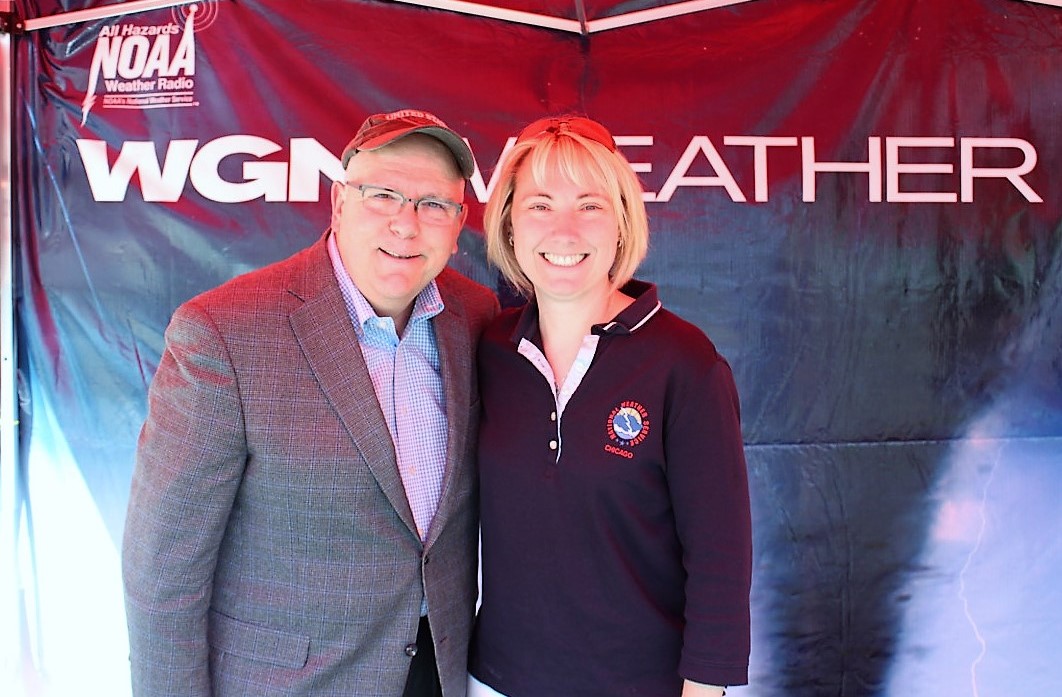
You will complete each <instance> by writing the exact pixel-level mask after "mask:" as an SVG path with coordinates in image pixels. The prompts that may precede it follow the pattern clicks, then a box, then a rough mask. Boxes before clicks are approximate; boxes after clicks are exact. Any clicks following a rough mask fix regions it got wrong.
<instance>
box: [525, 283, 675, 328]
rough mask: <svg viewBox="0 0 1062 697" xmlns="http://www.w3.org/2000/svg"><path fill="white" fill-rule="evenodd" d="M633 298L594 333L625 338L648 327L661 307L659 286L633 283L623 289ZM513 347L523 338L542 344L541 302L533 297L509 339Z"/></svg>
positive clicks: (598, 325)
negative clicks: (539, 312) (539, 307)
mask: <svg viewBox="0 0 1062 697" xmlns="http://www.w3.org/2000/svg"><path fill="white" fill-rule="evenodd" d="M620 290H622V291H623V292H624V293H625V294H627V295H629V296H631V297H632V298H634V302H633V303H631V304H630V305H628V306H627V307H626V308H625V309H624V310H623V311H622V312H620V313H619V314H618V315H616V316H615V317H613V318H612V320H610V321H608V322H605V323H604V324H595V325H594V326H592V327H591V328H590V333H591V334H596V335H604V336H622V335H627V334H633V333H634V332H636V331H638V330H639V329H641V328H642V327H644V326H645V324H646V322H648V321H649V320H650V319H651V318H652V316H653V315H655V314H656V313H657V312H659V310H660V308H661V303H660V300H659V299H658V297H657V292H656V285H655V284H653V283H649V282H648V281H638V280H634V279H632V280H630V281H627V283H626V284H624V286H623V287H622V288H621V289H620ZM510 338H511V339H512V342H513V343H514V344H519V343H520V340H521V339H528V340H529V341H533V342H535V343H536V344H539V343H541V340H540V333H539V329H538V302H537V301H536V300H535V299H534V298H533V297H532V298H531V300H529V301H528V303H527V304H526V305H524V309H523V310H522V311H521V312H520V319H519V321H517V323H516V328H515V329H514V330H513V334H512V336H511V337H510Z"/></svg>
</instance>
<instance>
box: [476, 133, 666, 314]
mask: <svg viewBox="0 0 1062 697" xmlns="http://www.w3.org/2000/svg"><path fill="white" fill-rule="evenodd" d="M540 125H541V128H539V126H540ZM525 162H526V163H528V165H529V166H530V167H531V176H532V178H533V179H534V180H535V182H536V183H539V184H542V183H543V182H544V181H545V179H546V173H547V172H548V171H549V169H550V168H551V167H553V168H556V170H557V171H559V172H560V173H561V174H562V175H563V176H565V177H566V178H568V179H569V180H570V181H572V182H573V183H575V184H579V185H584V186H585V185H596V186H601V187H602V188H603V189H604V192H605V195H606V196H607V197H608V199H609V203H610V205H611V206H612V208H613V210H615V211H616V215H617V218H618V221H619V248H618V249H617V250H616V261H615V262H614V263H613V264H612V268H611V269H610V270H609V278H610V280H611V285H612V288H614V289H615V288H620V287H621V286H623V285H624V284H625V283H626V282H627V281H629V280H630V279H631V278H632V277H633V276H634V272H635V270H637V268H638V265H639V264H641V263H642V260H643V259H645V255H646V253H647V252H648V251H649V220H648V217H647V216H646V212H645V202H644V201H643V200H642V185H641V182H639V181H638V177H637V175H636V174H635V173H634V170H633V169H631V165H630V163H629V162H627V159H626V158H625V157H623V155H622V154H621V153H620V152H619V150H617V149H616V146H615V142H614V141H613V140H612V136H611V134H609V132H608V130H607V129H605V127H604V126H602V125H601V124H599V123H597V122H596V121H592V120H591V119H587V118H586V117H583V116H573V115H568V116H559V117H548V118H545V119H540V120H539V121H535V122H533V123H532V124H530V125H529V126H528V127H527V128H525V129H524V131H523V132H521V134H520V136H519V137H518V138H517V140H516V144H515V145H514V146H513V147H512V149H511V150H509V152H508V153H506V155H505V157H504V158H503V159H502V161H501V162H500V163H499V165H498V167H499V170H500V171H499V175H498V183H497V185H496V186H495V189H494V191H493V192H492V193H491V195H490V198H489V199H488V201H487V206H486V209H485V210H484V212H483V228H484V233H485V235H486V238H487V259H488V260H489V261H490V262H491V263H492V264H494V265H495V266H497V267H498V269H499V270H500V271H501V273H502V275H503V276H505V278H506V280H508V281H509V283H511V284H512V285H513V287H515V288H516V290H518V291H519V292H520V293H522V294H523V295H524V296H526V297H531V295H533V294H534V287H533V286H532V284H531V281H530V279H528V277H527V275H526V274H524V272H523V271H522V270H521V269H520V264H519V262H517V260H516V253H515V252H514V250H513V246H512V244H511V243H510V239H511V235H512V229H513V228H512V213H513V193H514V190H515V188H516V175H517V173H518V172H519V170H520V168H521V167H522V166H523V165H524V163H525Z"/></svg>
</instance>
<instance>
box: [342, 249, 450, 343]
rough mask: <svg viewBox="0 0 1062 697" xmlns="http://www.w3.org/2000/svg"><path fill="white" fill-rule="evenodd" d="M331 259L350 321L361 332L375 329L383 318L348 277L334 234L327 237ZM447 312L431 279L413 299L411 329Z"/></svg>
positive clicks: (437, 286)
mask: <svg viewBox="0 0 1062 697" xmlns="http://www.w3.org/2000/svg"><path fill="white" fill-rule="evenodd" d="M328 258H329V260H330V261H331V262H332V273H334V274H335V276H336V281H338V282H339V290H340V291H342V293H343V299H344V300H346V303H347V310H348V311H349V312H350V318H351V320H353V322H354V326H356V327H358V328H359V329H364V328H365V327H366V325H368V324H369V323H372V326H376V320H378V319H380V316H379V315H377V314H376V310H374V309H372V305H371V304H369V301H368V300H366V299H365V296H364V295H363V294H362V292H361V291H360V290H358V287H357V286H356V285H355V284H354V281H353V280H351V278H350V274H349V273H347V269H346V267H345V266H343V259H342V257H340V255H339V245H338V244H337V243H336V235H335V233H334V232H333V233H332V234H331V235H329V236H328ZM444 308H445V304H444V303H443V299H442V295H441V294H440V293H439V285H438V284H437V283H436V282H435V279H432V280H431V281H430V282H428V285H426V286H424V289H423V290H422V291H420V293H418V294H417V297H416V299H414V301H413V312H412V314H410V316H409V322H408V325H413V324H415V323H417V322H420V321H422V320H426V319H431V318H432V317H434V316H435V315H437V314H439V313H440V312H442V311H443V309H444Z"/></svg>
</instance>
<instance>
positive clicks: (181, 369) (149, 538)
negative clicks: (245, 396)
mask: <svg viewBox="0 0 1062 697" xmlns="http://www.w3.org/2000/svg"><path fill="white" fill-rule="evenodd" d="M246 457H247V455H246V443H245V439H244V425H243V414H242V410H241V405H240V400H239V395H238V390H237V385H236V377H235V373H234V371H233V368H232V364H231V361H230V359H229V356H228V354H227V351H226V348H225V346H224V343H223V340H222V338H221V336H220V334H219V333H218V331H217V329H216V327H215V325H214V323H213V321H212V320H211V318H210V317H209V316H208V314H207V313H206V312H205V311H203V310H200V309H197V308H196V307H195V306H194V305H186V306H183V307H182V308H179V309H178V311H177V313H175V314H174V318H173V320H172V321H171V323H170V326H169V327H168V328H167V330H166V349H165V351H164V353H163V356H162V360H161V362H160V364H159V369H158V372H157V373H156V375H155V378H154V380H153V381H152V384H151V388H150V389H149V391H148V416H147V420H146V422H145V423H144V426H143V429H142V430H141V433H140V440H139V443H138V446H137V459H136V468H135V470H134V473H133V484H132V490H131V493H130V499H129V509H128V514H127V517H126V524H125V534H124V539H123V544H122V571H123V579H124V583H125V599H126V614H127V620H128V625H129V649H130V660H131V664H132V665H131V670H132V681H133V692H134V694H135V695H136V696H137V697H149V696H150V697H156V696H161V695H174V697H176V696H177V695H181V696H182V697H189V696H207V695H210V692H211V688H210V676H209V673H208V665H209V659H208V646H207V613H208V609H209V606H210V597H211V592H212V589H213V576H214V569H215V566H216V563H217V553H218V548H219V545H220V543H221V539H222V536H223V534H224V531H225V526H226V523H227V521H228V517H229V512H230V510H231V508H232V502H233V499H234V497H235V495H236V491H237V489H238V487H239V482H240V478H241V477H242V475H243V469H244V465H245V462H246Z"/></svg>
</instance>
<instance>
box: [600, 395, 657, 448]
mask: <svg viewBox="0 0 1062 697" xmlns="http://www.w3.org/2000/svg"><path fill="white" fill-rule="evenodd" d="M606 430H607V431H608V437H609V439H611V440H613V441H615V442H616V443H618V444H619V445H623V446H627V447H631V446H634V445H638V444H639V443H641V442H642V441H643V440H645V439H646V438H647V437H648V436H649V412H648V411H646V409H645V407H643V406H642V405H641V404H639V403H638V402H635V401H631V400H627V401H624V402H620V405H619V406H618V407H616V408H614V409H613V410H612V411H611V412H610V413H609V415H608V423H607V424H606Z"/></svg>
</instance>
